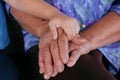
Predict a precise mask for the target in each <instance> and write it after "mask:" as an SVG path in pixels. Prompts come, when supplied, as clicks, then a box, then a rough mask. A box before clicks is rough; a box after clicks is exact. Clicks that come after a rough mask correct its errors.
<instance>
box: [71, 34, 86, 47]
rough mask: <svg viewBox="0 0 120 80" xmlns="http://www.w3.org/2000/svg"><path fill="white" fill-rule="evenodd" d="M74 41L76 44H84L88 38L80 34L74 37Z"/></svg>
mask: <svg viewBox="0 0 120 80" xmlns="http://www.w3.org/2000/svg"><path fill="white" fill-rule="evenodd" d="M71 42H72V43H74V44H76V45H82V44H83V43H85V42H86V39H85V38H83V37H81V36H80V35H76V36H75V37H74V39H72V41H71Z"/></svg>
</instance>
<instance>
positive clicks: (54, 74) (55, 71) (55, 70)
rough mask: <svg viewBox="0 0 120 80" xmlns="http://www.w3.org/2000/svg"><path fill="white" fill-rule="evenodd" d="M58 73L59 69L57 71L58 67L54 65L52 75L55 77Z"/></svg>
mask: <svg viewBox="0 0 120 80" xmlns="http://www.w3.org/2000/svg"><path fill="white" fill-rule="evenodd" d="M57 74H58V71H57V69H56V67H55V65H54V72H53V73H52V75H51V76H52V77H55V76H56V75H57Z"/></svg>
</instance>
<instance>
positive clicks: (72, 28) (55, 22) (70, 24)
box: [49, 13, 80, 40]
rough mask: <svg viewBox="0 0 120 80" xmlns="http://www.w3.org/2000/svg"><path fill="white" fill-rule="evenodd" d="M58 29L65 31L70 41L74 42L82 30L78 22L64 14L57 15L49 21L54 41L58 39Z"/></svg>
mask: <svg viewBox="0 0 120 80" xmlns="http://www.w3.org/2000/svg"><path fill="white" fill-rule="evenodd" d="M58 27H60V28H62V29H63V30H64V32H65V34H66V35H67V38H68V40H72V39H73V38H74V37H75V35H76V34H78V32H79V30H80V27H79V23H78V21H77V20H76V19H74V18H72V17H69V16H67V15H65V14H63V13H61V14H57V15H55V16H53V17H52V18H51V19H50V20H49V28H50V32H51V33H52V35H53V39H57V38H58V32H57V28H58Z"/></svg>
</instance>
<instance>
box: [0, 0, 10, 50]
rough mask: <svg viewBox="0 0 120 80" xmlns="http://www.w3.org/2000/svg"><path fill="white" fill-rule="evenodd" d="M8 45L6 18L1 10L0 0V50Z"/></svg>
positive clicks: (0, 0) (0, 1) (2, 9)
mask: <svg viewBox="0 0 120 80" xmlns="http://www.w3.org/2000/svg"><path fill="white" fill-rule="evenodd" d="M8 44H9V37H8V32H7V24H6V18H5V13H4V8H3V2H2V0H0V50H1V49H4V48H5V47H6V46H7V45H8Z"/></svg>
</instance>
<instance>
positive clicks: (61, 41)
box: [58, 29, 69, 64]
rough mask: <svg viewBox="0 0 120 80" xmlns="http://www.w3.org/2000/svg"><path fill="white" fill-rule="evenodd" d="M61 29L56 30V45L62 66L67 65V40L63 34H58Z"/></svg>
mask: <svg viewBox="0 0 120 80" xmlns="http://www.w3.org/2000/svg"><path fill="white" fill-rule="evenodd" d="M60 30H61V29H58V33H59V36H58V37H59V38H58V45H59V51H60V58H61V59H62V62H63V63H64V64H66V63H67V61H68V58H69V54H68V40H67V37H66V36H65V34H64V33H60Z"/></svg>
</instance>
